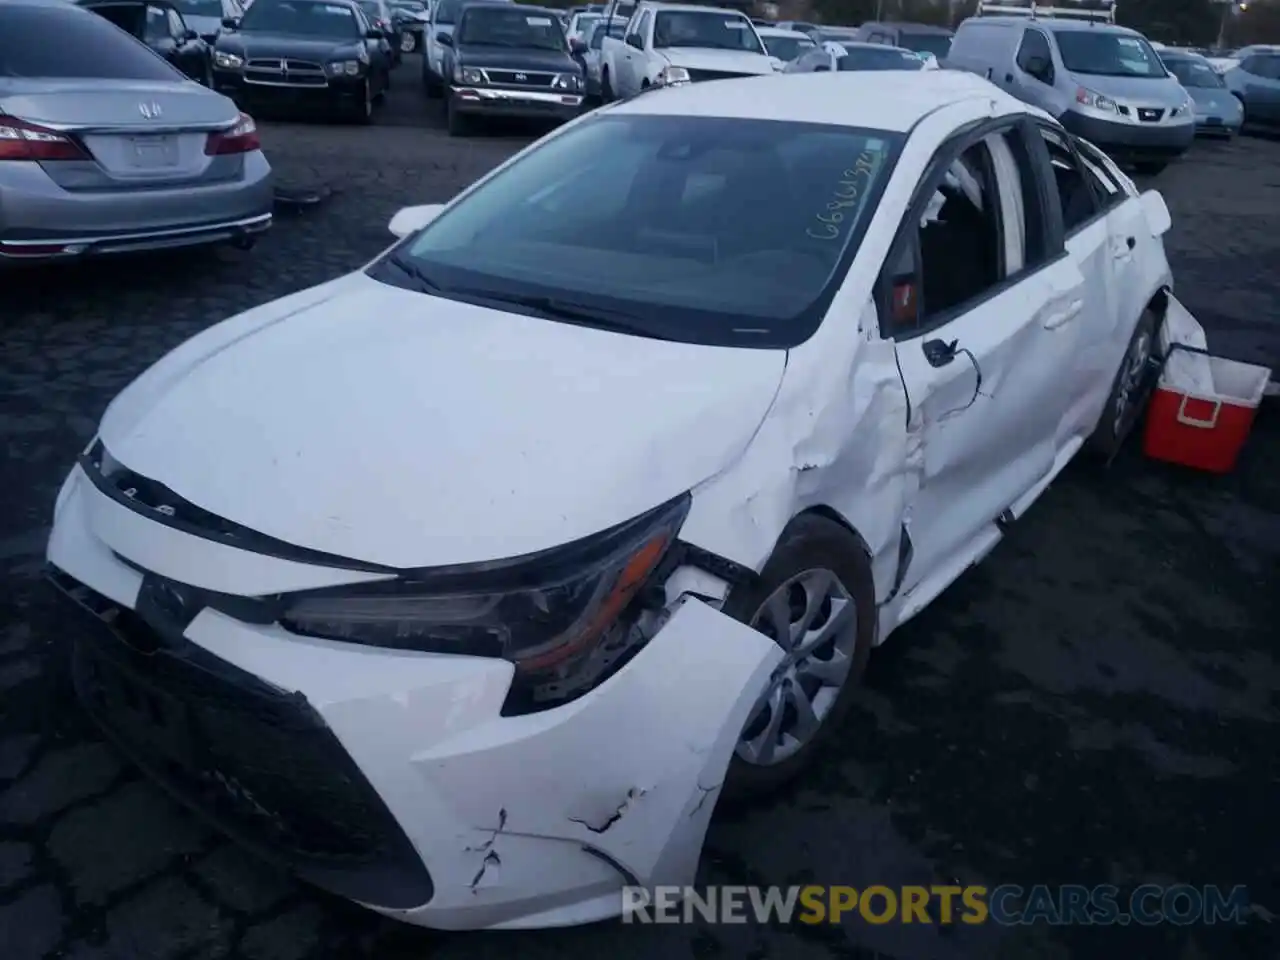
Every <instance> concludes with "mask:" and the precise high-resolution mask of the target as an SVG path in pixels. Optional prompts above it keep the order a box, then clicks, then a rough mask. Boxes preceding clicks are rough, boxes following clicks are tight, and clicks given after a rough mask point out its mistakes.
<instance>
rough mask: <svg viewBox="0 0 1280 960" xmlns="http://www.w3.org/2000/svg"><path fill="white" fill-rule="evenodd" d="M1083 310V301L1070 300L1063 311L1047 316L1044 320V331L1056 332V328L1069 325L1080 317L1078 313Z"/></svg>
mask: <svg viewBox="0 0 1280 960" xmlns="http://www.w3.org/2000/svg"><path fill="white" fill-rule="evenodd" d="M1083 310H1084V301H1083V300H1072V301H1071V302H1070V303H1069V304H1067V305H1066V306H1065V307H1064V308H1063V309H1061V310H1059V311H1058V312H1057V313H1051V314H1049V316H1048V317H1046V318H1045V321H1044V328H1045V329H1046V330H1056V329H1058V327H1061V326H1062V325H1063V324H1067V323H1070V322H1071V321H1072V320H1074V319H1075V318H1076V317H1078V316H1080V313H1081V311H1083Z"/></svg>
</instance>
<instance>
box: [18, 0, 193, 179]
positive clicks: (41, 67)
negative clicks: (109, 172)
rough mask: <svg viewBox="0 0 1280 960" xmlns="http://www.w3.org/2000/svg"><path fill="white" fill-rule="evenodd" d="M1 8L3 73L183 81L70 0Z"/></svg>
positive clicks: (136, 44) (176, 73)
mask: <svg viewBox="0 0 1280 960" xmlns="http://www.w3.org/2000/svg"><path fill="white" fill-rule="evenodd" d="M0 10H3V14H2V16H3V22H4V29H3V30H0V77H18V78H28V77H30V78H40V79H56V80H80V79H93V80H161V81H170V82H173V81H180V80H182V79H183V76H182V74H180V73H178V71H176V70H175V69H173V67H171V66H169V64H167V63H166V62H165V61H163V60H161V59H160V58H159V57H157V56H156V55H155V54H154V53H152V52H151V50H149V49H148V48H147V47H145V46H143V45H142V44H141V43H139V42H138V41H137V40H134V39H132V38H131V37H129V36H127V35H126V34H124V33H122V32H121V31H120V28H118V27H116V26H114V25H113V24H111V23H110V22H109V21H107V20H106V19H104V18H103V17H100V16H98V15H97V14H96V13H90V12H89V11H88V10H82V9H80V8H79V7H76V6H72V5H71V4H69V3H68V4H65V5H63V4H58V5H53V4H49V5H39V6H37V5H34V4H32V5H27V4H13V5H10V6H0ZM52 37H56V38H57V42H56V43H54V42H50V38H52ZM70 96H72V97H74V96H75V95H74V94H71V95H70ZM29 102H34V101H29ZM19 166H21V164H19Z"/></svg>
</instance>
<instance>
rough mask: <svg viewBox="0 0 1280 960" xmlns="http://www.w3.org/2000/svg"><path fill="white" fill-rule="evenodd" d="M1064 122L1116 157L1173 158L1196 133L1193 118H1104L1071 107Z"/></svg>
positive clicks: (1190, 141) (1072, 129)
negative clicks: (1153, 120)
mask: <svg viewBox="0 0 1280 960" xmlns="http://www.w3.org/2000/svg"><path fill="white" fill-rule="evenodd" d="M1061 120H1062V125H1063V126H1064V127H1066V128H1067V130H1069V131H1070V132H1071V133H1074V134H1075V135H1076V136H1078V137H1083V138H1084V139H1085V140H1088V141H1089V142H1090V143H1092V144H1094V145H1095V146H1098V147H1100V148H1101V149H1103V150H1105V151H1106V152H1107V153H1109V154H1111V155H1112V156H1113V157H1119V158H1121V159H1125V160H1172V159H1175V158H1177V157H1179V156H1181V155H1182V154H1183V153H1185V152H1186V151H1187V149H1188V148H1189V147H1190V146H1191V143H1192V141H1193V140H1194V139H1195V135H1196V125H1195V123H1194V122H1192V120H1191V119H1190V118H1188V119H1187V120H1186V121H1185V122H1183V123H1151V124H1140V123H1133V122H1121V121H1115V120H1102V119H1099V118H1097V117H1089V116H1084V115H1083V114H1080V113H1076V112H1075V111H1070V110H1069V111H1067V112H1066V113H1064V114H1063V115H1062V117H1061Z"/></svg>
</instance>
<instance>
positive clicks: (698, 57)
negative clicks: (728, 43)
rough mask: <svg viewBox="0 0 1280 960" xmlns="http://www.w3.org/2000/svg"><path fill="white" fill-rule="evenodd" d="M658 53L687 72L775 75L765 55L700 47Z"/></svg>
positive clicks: (671, 49) (679, 48) (669, 49)
mask: <svg viewBox="0 0 1280 960" xmlns="http://www.w3.org/2000/svg"><path fill="white" fill-rule="evenodd" d="M658 52H659V53H660V54H662V56H663V57H665V58H666V60H667V62H668V63H670V64H671V65H672V66H673V67H684V68H685V69H686V70H719V71H723V72H725V73H742V74H756V75H764V74H769V73H773V63H772V61H771V60H770V58H769V57H768V56H766V55H765V54H763V53H747V52H745V51H738V50H714V49H710V48H700V47H664V48H663V49H661V50H659V51H658Z"/></svg>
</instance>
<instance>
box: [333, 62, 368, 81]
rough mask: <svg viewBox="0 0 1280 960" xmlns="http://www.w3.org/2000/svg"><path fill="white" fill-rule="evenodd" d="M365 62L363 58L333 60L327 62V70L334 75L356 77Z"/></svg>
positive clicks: (364, 65)
mask: <svg viewBox="0 0 1280 960" xmlns="http://www.w3.org/2000/svg"><path fill="white" fill-rule="evenodd" d="M366 66H367V64H366V63H365V62H364V61H363V60H335V61H333V62H332V63H331V64H329V68H328V69H329V72H330V73H331V74H333V75H334V76H335V77H337V76H342V75H343V74H346V75H347V76H348V77H358V76H360V74H361V72H362V71H363V70H364V68H365V67H366Z"/></svg>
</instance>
